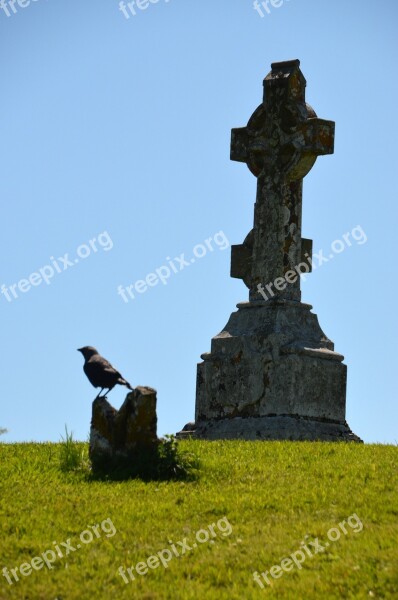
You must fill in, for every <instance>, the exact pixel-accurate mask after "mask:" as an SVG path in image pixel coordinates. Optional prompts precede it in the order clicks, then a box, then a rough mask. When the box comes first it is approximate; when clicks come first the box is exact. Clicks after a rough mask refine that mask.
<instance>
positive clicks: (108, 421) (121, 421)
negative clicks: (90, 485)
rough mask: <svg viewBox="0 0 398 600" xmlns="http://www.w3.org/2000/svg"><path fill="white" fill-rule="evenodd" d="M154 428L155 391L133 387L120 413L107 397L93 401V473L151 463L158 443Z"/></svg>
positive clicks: (91, 445)
mask: <svg viewBox="0 0 398 600" xmlns="http://www.w3.org/2000/svg"><path fill="white" fill-rule="evenodd" d="M156 428H157V416H156V390H154V389H152V388H149V387H136V388H135V390H134V391H133V392H130V393H129V394H127V396H126V399H125V401H124V403H123V405H122V406H121V408H120V410H116V409H115V408H113V406H111V405H110V404H109V402H108V401H107V399H106V398H104V397H99V398H96V399H95V400H94V402H93V412H92V420H91V429H90V446H89V455H90V460H91V463H92V466H93V470H94V471H96V470H103V469H105V470H109V469H113V468H117V467H125V466H127V465H128V464H134V462H135V463H137V462H138V461H139V462H140V463H142V462H143V461H145V460H153V459H154V457H155V455H156V451H157V447H158V443H159V442H158V438H157V433H156Z"/></svg>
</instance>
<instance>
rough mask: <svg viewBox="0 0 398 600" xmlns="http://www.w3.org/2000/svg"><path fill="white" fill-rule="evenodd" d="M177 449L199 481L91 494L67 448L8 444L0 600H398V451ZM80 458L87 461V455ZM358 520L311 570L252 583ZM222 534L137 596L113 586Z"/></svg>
mask: <svg viewBox="0 0 398 600" xmlns="http://www.w3.org/2000/svg"><path fill="white" fill-rule="evenodd" d="M70 443H72V441H71V442H70ZM181 448H182V449H183V450H186V451H189V452H193V453H194V454H196V455H197V456H198V457H199V460H200V465H201V467H200V475H199V478H198V479H197V480H194V481H185V482H182V481H174V482H159V481H152V482H143V481H140V480H131V481H126V482H104V481H93V480H90V477H89V476H88V474H87V469H85V468H78V469H77V470H73V471H67V472H65V471H62V469H61V464H62V452H63V449H62V444H15V445H8V444H0V456H1V461H0V549H1V552H0V556H1V563H0V599H1V600H3V599H4V600H6V599H7V600H13V599H15V600H17V599H18V600H55V599H58V600H74V599H76V600H85V599H90V600H91V599H99V600H111V599H112V598H117V599H118V600H124V599H131V598H137V599H143V600H150V599H153V600H155V599H170V600H171V599H173V600H174V599H177V600H178V599H180V598H181V599H192V600H193V599H195V600H196V599H199V600H205V599H208V598H209V599H213V598H214V599H217V600H218V599H221V600H223V599H225V600H227V599H228V600H229V599H230V598H232V599H237V600H238V599H239V600H241V599H252V598H253V599H257V598H275V599H276V598H278V599H280V598H282V599H284V598H286V599H289V600H290V599H294V600H301V599H302V600H309V599H312V598H316V599H318V598H325V599H327V600H330V599H336V600H337V599H341V598H344V599H350V598H364V599H365V598H367V599H368V598H397V597H398V486H397V483H398V481H397V479H398V477H397V465H398V448H397V447H395V446H381V445H357V444H326V443H304V442H302V443H294V442H203V441H202V442H199V441H184V442H182V443H181ZM76 450H77V452H78V455H79V456H84V452H86V450H87V445H86V444H77V445H76ZM82 453H83V454H82ZM354 513H355V514H356V515H357V516H358V517H359V519H360V520H361V522H362V524H363V530H362V531H361V532H358V533H355V532H354V530H353V529H351V528H350V527H349V526H348V525H347V524H346V528H347V534H346V535H344V534H341V537H340V539H339V540H338V541H336V542H330V545H329V547H328V548H327V549H326V551H325V552H323V553H318V554H315V555H314V556H312V557H307V558H306V560H305V562H304V563H303V565H302V569H298V568H293V569H292V570H291V571H290V572H284V573H283V575H282V576H281V577H280V578H279V579H272V578H271V579H270V580H271V582H272V586H268V585H267V584H265V589H260V587H259V586H258V585H257V584H256V583H255V582H254V581H253V572H254V571H258V572H262V571H269V570H270V568H271V567H272V566H273V565H277V564H280V562H281V559H282V558H286V557H288V556H289V555H290V554H292V553H293V552H295V551H297V550H298V549H299V548H300V544H301V542H302V541H303V540H304V539H305V536H306V535H308V536H309V537H308V538H306V540H307V541H308V542H310V541H311V540H314V539H315V538H317V537H318V538H319V541H320V542H321V543H322V544H323V543H324V542H325V541H327V540H328V538H327V533H328V531H329V530H330V528H331V527H336V526H338V524H339V523H340V522H342V521H343V520H347V518H348V517H349V516H351V515H353V514H354ZM223 517H226V518H227V521H225V520H224V521H220V519H223ZM105 520H107V521H106V523H105ZM213 523H214V524H215V525H217V523H220V524H221V523H223V531H224V533H226V534H227V533H228V531H227V529H226V528H225V527H224V526H225V524H226V523H229V524H230V526H231V527H232V531H231V530H229V531H230V534H229V535H224V536H223V535H222V532H221V531H220V529H221V525H220V528H219V529H218V526H215V527H214V531H215V532H216V537H214V540H213V541H214V543H203V544H200V543H198V544H197V547H196V548H195V549H193V550H192V551H186V553H185V554H184V555H183V556H180V557H179V558H177V557H176V558H174V559H173V560H171V561H170V562H169V563H168V568H167V569H165V568H163V567H162V566H160V567H159V568H157V569H154V570H152V569H149V571H148V573H147V574H146V575H143V576H140V575H138V574H136V573H135V571H134V573H135V580H134V581H132V582H129V583H128V584H125V583H124V582H123V579H122V578H121V576H120V575H119V574H118V573H117V571H118V568H119V567H120V566H123V567H124V568H125V569H126V568H127V567H131V566H132V565H136V564H137V563H138V562H142V561H146V560H147V558H148V557H149V556H151V555H154V554H156V553H157V552H160V551H162V550H163V549H167V548H170V543H169V541H172V542H174V544H175V545H176V546H179V545H178V544H177V542H178V541H183V540H184V538H187V543H188V544H192V542H193V541H194V540H195V534H196V532H197V531H198V530H200V529H206V528H207V527H208V526H209V525H211V524H213ZM96 524H98V525H101V527H99V530H98V529H97V532H98V533H99V536H98V537H94V540H93V541H92V542H91V543H88V544H81V546H82V547H81V548H80V549H79V550H76V551H75V552H71V553H70V554H69V555H68V556H66V557H63V558H59V559H58V560H57V561H56V562H54V567H53V569H52V570H49V569H47V567H46V566H44V567H43V568H42V569H41V570H38V571H33V572H32V573H31V574H30V575H28V576H26V577H24V576H22V575H19V577H20V581H19V582H15V583H13V585H9V584H8V583H7V581H6V579H5V578H4V577H3V576H1V569H2V568H3V567H8V569H10V568H15V567H17V566H18V567H19V566H20V565H21V563H25V562H28V563H29V562H30V561H31V560H32V558H33V557H35V556H39V555H40V554H42V553H43V552H45V551H47V550H50V549H54V544H53V543H54V542H56V543H57V544H58V545H60V543H61V542H66V541H67V540H68V539H69V538H70V544H72V545H73V546H74V547H75V546H76V544H77V543H78V542H79V536H80V534H81V532H83V531H85V530H87V529H88V527H89V526H92V525H96ZM111 525H112V527H111ZM102 527H103V528H102ZM115 530H116V531H115ZM106 532H107V534H108V535H107V534H106ZM113 534H114V535H113ZM61 548H62V549H64V547H63V546H61Z"/></svg>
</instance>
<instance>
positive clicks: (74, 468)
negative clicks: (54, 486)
mask: <svg viewBox="0 0 398 600" xmlns="http://www.w3.org/2000/svg"><path fill="white" fill-rule="evenodd" d="M199 466H200V464H199V459H198V457H197V456H195V455H194V454H192V453H191V452H186V451H181V450H180V448H179V445H178V441H177V440H176V438H175V437H174V436H173V435H166V436H165V437H164V438H162V439H160V440H159V443H158V444H157V445H156V446H155V447H154V448H152V449H151V450H148V449H147V450H141V451H139V452H136V453H135V454H134V455H133V456H129V457H126V456H116V457H109V455H106V454H104V455H102V456H96V457H95V458H92V459H91V461H90V459H89V456H88V451H87V446H85V447H83V448H82V444H79V443H77V442H75V441H74V440H73V437H72V434H69V433H68V431H67V429H66V435H65V438H62V442H61V454H60V468H61V470H62V471H64V472H75V473H77V472H80V473H81V474H84V475H85V479H86V481H127V480H130V479H141V480H143V481H195V480H197V479H198V477H199Z"/></svg>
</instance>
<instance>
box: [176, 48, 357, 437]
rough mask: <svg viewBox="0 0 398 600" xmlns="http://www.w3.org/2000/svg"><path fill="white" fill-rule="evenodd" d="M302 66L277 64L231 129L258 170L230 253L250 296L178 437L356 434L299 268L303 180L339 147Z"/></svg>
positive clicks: (306, 245)
mask: <svg viewBox="0 0 398 600" xmlns="http://www.w3.org/2000/svg"><path fill="white" fill-rule="evenodd" d="M299 65H300V62H299V61H298V60H293V61H287V62H282V63H273V64H272V70H271V72H270V73H269V74H268V75H267V77H266V78H265V80H264V98H263V103H262V104H261V105H260V106H259V107H258V108H257V109H256V111H255V112H254V114H253V115H252V117H251V118H250V120H249V122H248V125H247V127H244V128H240V129H233V130H232V140H231V159H232V160H237V161H241V162H245V163H246V164H247V166H248V167H249V169H250V171H251V172H252V173H253V174H254V175H255V176H256V178H257V198H256V203H255V208H254V226H253V229H252V230H251V231H250V232H249V234H248V235H247V236H246V239H245V241H244V242H243V244H240V245H236V246H233V247H232V251H231V252H232V256H231V276H232V277H237V278H241V279H242V280H243V281H244V283H245V284H246V286H247V287H248V288H249V302H243V303H240V304H238V311H237V312H234V313H232V315H231V317H230V319H229V321H228V323H227V325H226V326H225V327H224V329H223V330H222V331H221V333H219V334H218V335H216V336H215V337H214V338H213V340H212V343H211V351H210V352H209V353H205V354H203V355H202V358H203V362H202V363H200V364H199V365H198V372H197V386H196V410H195V425H194V426H192V425H189V426H186V427H185V428H184V430H183V431H182V432H180V434H179V435H180V436H181V437H184V436H186V435H194V436H195V437H203V438H206V439H217V438H233V437H237V438H243V439H297V440H301V439H308V440H315V439H320V440H341V439H346V440H353V441H360V440H359V438H357V436H355V435H354V434H352V432H351V430H350V429H349V427H348V426H347V424H346V422H345V409H346V382H347V367H346V365H344V364H343V362H342V361H343V359H344V357H343V356H342V355H341V354H338V353H337V352H335V351H334V344H333V342H331V341H330V340H329V339H328V338H327V337H326V335H325V334H324V333H323V331H322V329H321V328H320V326H319V323H318V319H317V316H316V315H315V314H313V313H312V312H311V308H312V307H311V306H310V305H308V304H303V303H301V291H300V277H299V273H301V272H303V271H305V272H307V273H309V272H311V270H312V269H311V266H312V265H311V259H312V240H308V239H304V238H302V236H301V218H302V180H303V178H304V177H305V176H306V175H307V173H308V172H309V171H310V169H311V168H312V166H313V165H314V163H315V161H316V158H317V156H319V155H324V154H332V153H333V150H334V123H333V122H332V121H325V120H322V119H318V118H317V116H316V114H315V112H314V110H313V109H312V108H311V107H310V106H309V105H308V104H307V103H306V102H305V86H306V81H305V79H304V76H303V74H302V73H301V71H300V68H299ZM303 263H305V265H304V264H303ZM265 290H266V291H267V293H266V294H265V293H264V292H265Z"/></svg>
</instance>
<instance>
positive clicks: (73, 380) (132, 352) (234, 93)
mask: <svg viewBox="0 0 398 600" xmlns="http://www.w3.org/2000/svg"><path fill="white" fill-rule="evenodd" d="M24 3H27V2H23V1H22V2H21V4H24ZM138 4H139V2H138ZM274 4H275V5H278V4H280V6H278V7H277V6H274V7H273V6H272V5H271V4H269V11H270V12H269V14H268V13H267V12H266V10H265V9H261V10H262V14H263V17H261V16H260V14H259V12H257V11H256V10H254V8H253V3H252V0H229V1H227V0H218V1H217V2H214V0H213V1H210V0H205V1H202V2H197V1H195V2H194V1H192V0H191V1H187V0H185V1H183V0H170V1H169V2H166V0H159V2H158V3H157V4H155V3H151V4H149V6H148V8H147V9H146V10H143V9H139V8H138V7H137V6H136V8H135V9H134V10H135V12H136V14H135V15H133V14H132V12H130V13H127V15H129V14H130V18H128V19H127V18H126V16H124V14H123V12H122V11H120V10H119V3H118V1H117V0H106V1H104V0H102V1H101V2H99V1H98V0H85V1H84V2H81V1H79V2H77V1H73V0H68V1H67V0H48V1H47V0H37V1H35V2H33V1H32V2H31V3H30V5H27V6H25V7H24V8H22V7H20V6H18V5H16V6H15V9H16V10H17V12H16V13H15V14H14V13H13V12H12V10H11V8H9V5H8V4H7V3H6V4H5V8H6V10H5V9H0V49H1V57H2V60H1V94H2V111H1V116H0V153H1V160H0V198H1V207H2V209H1V210H2V215H1V221H2V233H1V236H0V256H1V265H0V274H1V276H0V285H1V284H4V285H6V286H7V289H9V286H11V285H12V284H17V283H18V282H20V281H21V280H24V279H29V277H30V276H32V274H33V273H37V272H39V271H40V269H42V268H43V267H45V266H46V265H47V266H48V267H47V268H46V269H45V270H44V271H43V273H44V276H48V277H50V275H51V270H52V271H53V276H52V277H51V278H49V279H48V281H49V283H48V285H47V284H46V283H45V282H44V281H42V282H41V283H40V281H39V279H37V278H36V279H35V276H33V279H32V281H33V282H34V285H32V284H30V285H31V287H30V289H29V287H28V285H29V282H28V283H26V282H25V283H24V282H22V283H21V284H20V285H21V287H22V289H23V290H25V291H21V290H20V289H19V288H18V287H17V288H14V291H15V292H16V293H17V294H18V297H17V298H14V297H13V296H10V297H11V301H8V300H7V298H6V295H5V294H2V295H0V315H1V338H2V343H1V367H2V370H1V372H2V390H1V411H0V426H3V427H7V428H8V429H9V433H8V434H7V435H6V436H3V437H2V440H4V441H28V440H39V441H42V440H53V441H57V440H59V439H60V435H61V434H62V433H63V430H64V425H65V423H66V424H67V425H68V428H69V429H71V430H73V432H74V434H75V437H76V438H78V439H86V438H87V435H88V432H89V425H90V417H91V402H92V400H93V398H94V396H95V394H96V392H95V390H94V388H92V387H91V385H90V384H89V382H88V381H87V379H86V377H85V375H84V374H83V371H82V364H83V361H82V357H81V355H80V354H79V353H78V352H76V349H77V348H78V347H80V346H82V345H94V346H96V347H97V348H98V349H99V350H100V352H101V353H102V354H103V355H104V356H105V357H106V358H108V359H109V360H110V361H111V362H112V363H113V364H114V365H115V366H116V367H117V368H118V369H119V370H120V371H121V372H122V374H123V375H124V376H125V377H126V378H127V379H129V380H130V381H131V383H132V384H133V385H150V386H153V387H155V388H156V389H157V390H158V417H159V428H158V431H159V434H165V433H172V432H175V431H177V430H179V429H180V428H181V427H182V426H183V425H184V424H185V423H186V422H187V421H189V420H192V419H193V416H194V407H195V377H196V363H197V362H199V361H200V355H201V353H203V352H206V351H208V350H209V349H210V340H211V338H212V336H214V335H215V334H217V333H218V332H219V331H220V330H221V329H222V328H223V327H224V325H225V324H226V322H227V320H228V318H229V315H230V313H231V312H232V311H233V310H234V309H235V305H236V303H237V302H239V301H242V300H246V299H247V295H248V294H247V289H246V287H245V286H244V284H243V283H242V282H241V281H239V280H233V279H231V278H230V277H229V268H230V250H229V248H227V249H225V246H226V244H225V239H226V240H228V241H229V243H230V244H239V243H241V242H242V241H243V239H244V237H245V236H246V234H247V233H248V231H249V230H250V229H251V226H252V219H253V203H254V200H255V190H256V180H255V178H254V177H253V176H252V175H251V174H250V172H249V171H248V169H247V168H246V166H245V165H243V164H240V163H233V162H231V161H230V160H229V144H230V130H231V128H232V127H239V126H244V125H246V123H247V120H248V118H249V117H250V115H251V114H252V112H253V111H254V109H255V108H256V107H257V105H258V104H259V103H260V102H261V99H262V79H263V77H264V76H265V75H266V74H267V73H268V72H269V70H270V64H271V62H273V61H280V60H286V59H291V58H299V59H300V60H301V69H302V71H303V73H304V75H305V77H306V79H307V101H308V102H309V103H310V104H311V105H312V106H313V107H314V108H315V110H316V112H317V114H318V116H319V117H322V118H325V119H331V120H334V121H336V142H335V154H334V155H333V156H324V157H320V158H319V159H318V161H317V163H316V164H315V166H314V168H313V169H312V171H311V172H310V174H309V175H308V176H307V177H306V179H305V183H304V210H303V235H304V236H305V237H309V238H311V239H313V240H314V251H315V252H317V251H319V250H320V249H323V250H324V251H325V253H326V255H328V254H329V252H330V246H331V243H332V242H333V241H334V240H338V239H342V236H343V234H345V233H347V232H351V231H352V230H353V228H354V227H356V226H360V227H361V228H362V231H364V232H365V233H366V236H367V242H366V243H364V244H358V243H356V242H355V243H353V245H352V246H351V247H346V248H345V249H344V251H342V252H341V253H340V254H339V255H336V256H335V258H334V260H331V261H329V262H328V263H327V264H324V265H323V266H322V268H319V269H318V270H316V271H315V272H314V273H312V274H311V275H310V276H309V277H308V278H307V280H306V281H305V282H304V283H303V285H302V290H303V300H304V301H305V302H309V303H310V304H312V305H313V306H314V309H313V310H314V312H315V313H316V314H317V315H318V317H319V321H320V324H321V327H322V328H323V330H324V331H325V333H326V334H327V335H328V336H329V338H331V339H332V340H333V341H334V342H335V347H336V350H337V351H338V352H340V353H342V354H344V356H345V362H346V363H347V365H348V390H347V420H348V422H349V424H350V426H351V428H352V429H353V431H354V432H355V433H357V434H358V435H360V436H361V437H362V438H363V439H364V440H365V441H366V442H388V443H397V441H398V433H397V423H398V408H397V373H398V368H397V351H396V349H397V339H396V338H397V320H396V298H397V281H396V277H397V267H396V265H395V262H394V260H395V259H394V255H395V254H394V247H395V238H396V228H397V191H396V173H397V148H396V145H397V118H396V110H397V108H396V107H397V92H398V89H397V87H398V86H397V36H396V29H397V16H398V4H397V3H396V2H395V0H384V1H382V2H375V1H370V0H351V1H350V2H342V1H335V2H326V1H325V0H323V1H320V0H289V1H288V0H284V2H274ZM141 5H142V6H145V2H144V0H141ZM133 8H134V7H133ZM7 11H8V13H9V15H10V16H7ZM219 232H223V234H224V236H223V235H222V234H220V235H219V236H218V237H217V238H216V239H217V240H218V245H217V244H213V246H214V250H213V251H212V252H210V250H208V252H207V254H206V256H203V258H200V259H199V258H197V259H196V260H195V262H194V263H190V265H189V266H186V267H185V268H184V269H183V270H182V271H179V272H178V273H173V272H172V268H171V266H170V273H171V275H170V277H169V279H168V280H167V284H166V285H163V284H162V283H159V284H158V285H154V286H153V287H149V288H148V289H147V290H146V291H143V289H144V288H142V287H141V288H140V289H141V292H137V293H136V294H135V296H136V297H135V298H134V299H129V301H128V302H125V301H124V300H123V297H122V296H121V295H118V293H117V289H118V286H119V285H123V286H124V287H125V288H126V287H127V286H128V285H131V284H133V283H136V282H137V281H139V280H143V279H145V278H146V276H147V275H148V274H149V273H152V272H154V271H156V269H158V268H160V267H162V266H163V265H167V263H168V260H169V259H167V257H170V260H174V257H180V255H181V254H182V253H184V254H185V257H186V259H188V260H190V259H191V258H192V257H193V249H194V247H195V246H196V245H198V244H201V243H203V242H204V240H206V239H208V238H209V237H214V235H215V234H217V233H219ZM101 234H102V235H101ZM94 238H97V242H96V246H95V247H96V249H97V251H94V248H93V247H90V242H89V241H90V240H93V239H94ZM222 248H224V249H222ZM327 251H328V252H327ZM196 252H197V254H200V253H201V252H203V249H201V248H200V247H199V248H197V249H196ZM65 254H67V255H68V256H67V257H65ZM86 255H87V257H86V258H84V257H85V256H86ZM51 257H53V258H51ZM59 257H62V258H63V259H64V260H63V261H61V260H59ZM76 259H77V260H78V262H75V260H76ZM52 261H54V262H52ZM70 262H72V266H70V265H69V263H70ZM173 264H174V266H175V267H176V268H178V269H179V268H180V267H178V266H177V265H178V263H177V262H175V261H174V262H173ZM68 265H69V266H68ZM49 267H51V269H50V268H49ZM65 267H66V269H65ZM64 269H65V270H64ZM58 271H60V272H58ZM166 272H167V271H164V270H163V271H161V273H166ZM153 281H154V280H152V282H153ZM140 285H141V286H142V284H138V287H139V286H140ZM9 293H10V292H9ZM124 396H125V390H124V388H119V389H117V390H116V389H115V390H114V391H113V392H112V394H111V395H110V397H109V399H110V401H111V402H112V403H114V405H115V406H116V407H119V406H120V405H121V403H122V401H123V399H124Z"/></svg>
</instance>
